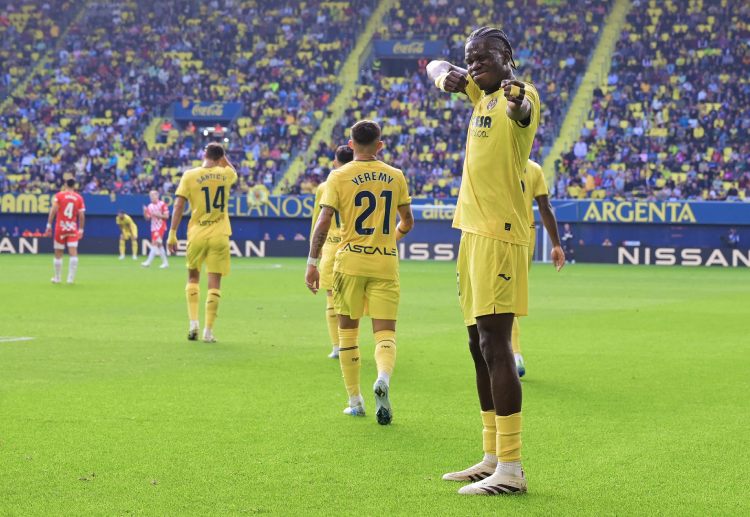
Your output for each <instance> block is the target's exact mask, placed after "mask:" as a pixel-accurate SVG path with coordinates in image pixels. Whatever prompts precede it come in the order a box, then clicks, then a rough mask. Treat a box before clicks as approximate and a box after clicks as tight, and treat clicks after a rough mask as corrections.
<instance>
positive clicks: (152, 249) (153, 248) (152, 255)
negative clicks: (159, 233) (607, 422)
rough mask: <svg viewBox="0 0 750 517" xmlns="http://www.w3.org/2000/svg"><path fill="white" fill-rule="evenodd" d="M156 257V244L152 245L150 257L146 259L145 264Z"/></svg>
mask: <svg viewBox="0 0 750 517" xmlns="http://www.w3.org/2000/svg"><path fill="white" fill-rule="evenodd" d="M155 257H156V246H151V249H150V250H149V252H148V258H147V259H146V262H144V264H147V265H148V264H151V263H152V262H153V261H154V258H155Z"/></svg>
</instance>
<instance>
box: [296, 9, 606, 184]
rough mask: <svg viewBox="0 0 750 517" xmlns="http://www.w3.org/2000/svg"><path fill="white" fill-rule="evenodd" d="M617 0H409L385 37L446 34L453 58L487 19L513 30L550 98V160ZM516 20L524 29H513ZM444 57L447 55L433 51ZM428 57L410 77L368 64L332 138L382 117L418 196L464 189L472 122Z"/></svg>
mask: <svg viewBox="0 0 750 517" xmlns="http://www.w3.org/2000/svg"><path fill="white" fill-rule="evenodd" d="M610 4H611V2H609V1H601V0H587V1H583V2H578V3H576V4H574V5H565V6H563V5H555V4H554V3H549V4H545V3H539V4H536V5H525V6H524V9H523V14H521V13H520V11H518V10H517V9H515V7H514V2H513V1H512V0H508V1H505V2H491V1H486V0H474V1H471V2H466V3H461V4H460V5H456V4H451V3H448V2H444V1H434V2H429V3H425V2H421V1H416V0H401V1H400V2H396V5H395V6H394V8H393V9H392V10H391V12H390V16H389V18H388V19H387V20H386V21H385V23H384V24H383V27H382V29H381V31H380V32H379V34H378V36H379V37H380V38H382V39H440V40H442V41H445V42H446V43H447V48H448V49H449V51H448V52H449V54H448V55H447V56H444V57H445V58H447V59H449V60H451V61H452V62H454V63H456V64H459V65H460V64H462V63H463V61H464V55H463V51H464V43H465V40H466V36H468V34H469V32H471V30H472V29H473V28H476V27H477V26H481V25H483V24H495V25H499V26H502V27H505V28H506V30H507V31H508V33H509V37H510V40H511V42H513V43H514V44H515V49H514V57H515V61H516V63H517V64H518V68H519V70H518V76H519V77H521V78H523V79H525V80H530V81H531V82H533V83H535V84H537V85H538V88H539V90H540V95H541V97H542V101H543V103H544V107H543V120H542V124H541V126H540V128H539V131H538V133H537V139H536V141H535V146H534V149H533V151H532V157H534V158H536V159H537V160H539V159H541V157H543V155H544V154H545V153H546V151H547V149H548V148H549V146H550V145H551V144H552V142H553V141H554V138H555V136H556V134H557V130H558V128H559V124H560V123H561V121H562V118H563V116H564V113H565V109H566V107H567V104H568V101H569V99H570V97H571V95H572V94H573V93H574V91H575V88H576V87H577V85H578V81H579V80H580V78H581V76H582V74H583V72H584V71H585V70H586V64H587V57H588V55H589V53H590V52H591V50H592V49H593V48H594V47H595V45H596V41H597V34H598V32H599V28H600V27H601V25H602V23H603V20H604V18H605V16H606V13H607V9H608V8H609V5H610ZM512 27H524V30H523V32H521V33H519V34H514V32H513V30H512ZM433 57H439V56H433ZM424 64H426V63H424V62H422V63H420V65H419V68H418V69H416V70H415V71H414V73H413V74H411V76H409V77H388V76H386V75H385V74H384V73H383V72H381V71H379V70H377V69H376V70H373V69H372V68H377V67H371V69H369V70H365V71H363V73H362V76H361V77H360V86H359V90H358V92H357V95H356V96H355V99H353V100H352V103H351V106H350V108H349V109H348V110H347V112H346V114H345V115H344V117H343V118H342V119H341V120H340V121H339V123H338V124H337V126H336V128H335V129H334V131H333V135H332V138H331V145H337V144H338V143H340V142H345V141H346V140H347V135H346V128H348V127H350V126H351V125H352V123H353V122H354V121H356V120H357V119H359V118H361V117H370V118H374V119H376V120H379V121H380V122H381V123H382V124H383V132H384V140H385V142H386V148H387V149H386V151H385V153H384V159H385V161H387V162H390V163H393V164H395V165H396V166H397V167H400V168H402V169H403V170H404V171H405V172H406V173H407V176H408V177H409V179H410V181H411V188H412V191H413V192H414V193H415V194H416V195H429V196H434V197H448V196H455V195H456V194H457V192H458V187H459V186H460V174H461V172H462V164H463V147H464V143H465V139H466V122H467V121H468V119H469V117H470V114H471V109H472V108H471V105H470V103H468V102H467V101H466V100H465V98H464V96H460V95H459V96H453V97H449V96H446V95H445V94H443V93H441V92H438V91H436V90H435V88H434V86H433V85H432V84H428V80H427V77H426V74H425V73H424ZM332 152H333V151H332V149H329V148H326V147H325V146H323V147H321V148H320V149H318V150H317V152H316V155H315V157H314V159H313V160H312V161H311V162H310V163H309V164H308V167H307V170H306V171H305V173H304V174H303V175H302V176H301V177H300V178H299V180H298V182H297V185H296V186H295V188H294V189H293V192H301V193H304V192H308V191H311V190H312V189H314V185H315V184H317V183H318V182H319V181H320V179H321V178H322V177H325V175H326V174H327V171H328V169H327V166H328V165H329V164H330V156H331V155H332Z"/></svg>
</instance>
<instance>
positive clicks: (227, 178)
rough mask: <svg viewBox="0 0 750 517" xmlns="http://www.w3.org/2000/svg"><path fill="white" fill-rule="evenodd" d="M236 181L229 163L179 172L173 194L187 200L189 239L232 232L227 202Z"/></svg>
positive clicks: (234, 173) (230, 233) (235, 174)
mask: <svg viewBox="0 0 750 517" xmlns="http://www.w3.org/2000/svg"><path fill="white" fill-rule="evenodd" d="M235 181H237V173H236V172H235V171H234V170H233V169H232V168H231V167H211V168H208V169H207V168H204V167H198V168H195V169H190V170H189V171H186V172H185V174H183V175H182V178H181V179H180V184H179V185H178V186H177V192H176V194H177V195H178V196H180V197H184V198H185V199H187V200H188V202H189V203H190V209H191V214H190V222H189V223H188V240H193V239H196V238H208V237H213V236H217V235H227V236H228V235H232V227H231V226H230V224H229V214H228V213H227V206H228V204H229V191H230V188H231V187H232V185H233V184H234V182H235Z"/></svg>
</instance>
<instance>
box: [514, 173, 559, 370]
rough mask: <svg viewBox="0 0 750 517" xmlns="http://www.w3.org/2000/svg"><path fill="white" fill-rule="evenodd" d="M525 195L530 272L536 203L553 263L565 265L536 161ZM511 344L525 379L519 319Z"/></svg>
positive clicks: (527, 176)
mask: <svg viewBox="0 0 750 517" xmlns="http://www.w3.org/2000/svg"><path fill="white" fill-rule="evenodd" d="M523 182H524V195H525V196H526V206H527V207H528V209H529V223H531V226H530V227H529V271H530V270H531V263H532V261H533V260H534V246H535V244H536V226H535V224H534V201H535V200H536V205H537V207H539V216H540V217H541V219H542V224H544V227H545V228H546V229H547V233H548V234H549V238H550V240H551V241H552V252H551V253H550V255H551V256H552V257H553V260H552V261H553V262H554V263H557V262H558V261H562V263H563V264H565V252H564V251H563V249H562V246H560V234H559V233H558V231H557V219H556V218H555V214H554V213H553V212H552V206H551V205H550V203H549V191H548V190H547V182H545V181H544V172H543V171H542V167H541V166H540V165H539V164H538V163H536V162H535V161H534V160H529V161H528V163H527V164H526V170H525V172H524V180H523ZM511 343H512V345H513V356H514V357H515V360H516V370H518V376H519V377H523V376H524V375H526V365H525V364H524V362H523V355H521V326H520V322H519V318H518V317H516V319H515V320H513V334H512V336H511Z"/></svg>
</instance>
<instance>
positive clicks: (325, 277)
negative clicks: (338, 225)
mask: <svg viewBox="0 0 750 517" xmlns="http://www.w3.org/2000/svg"><path fill="white" fill-rule="evenodd" d="M336 250H338V247H337V245H336V244H334V243H332V242H326V243H325V245H324V246H323V251H322V252H321V255H320V264H318V271H319V272H320V289H321V290H325V291H328V290H329V289H333V263H334V262H336Z"/></svg>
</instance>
